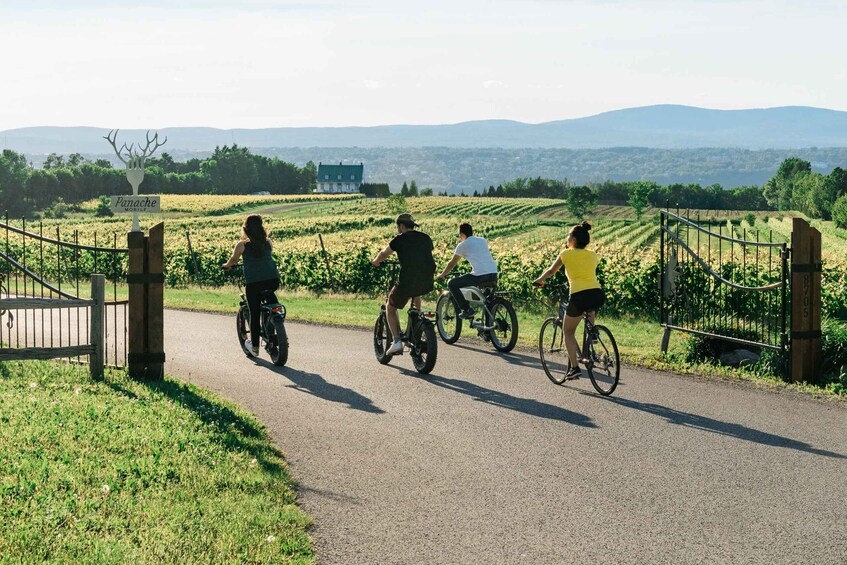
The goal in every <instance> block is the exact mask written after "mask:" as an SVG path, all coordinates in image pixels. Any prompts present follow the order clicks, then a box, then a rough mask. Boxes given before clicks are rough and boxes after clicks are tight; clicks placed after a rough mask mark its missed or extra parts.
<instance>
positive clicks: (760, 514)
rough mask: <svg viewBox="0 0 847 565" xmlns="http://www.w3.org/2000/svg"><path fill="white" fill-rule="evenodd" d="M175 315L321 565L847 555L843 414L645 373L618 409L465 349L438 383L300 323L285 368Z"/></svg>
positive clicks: (531, 364) (621, 392)
mask: <svg viewBox="0 0 847 565" xmlns="http://www.w3.org/2000/svg"><path fill="white" fill-rule="evenodd" d="M165 324H166V326H165V333H166V344H167V345H166V353H167V366H166V370H167V372H168V373H169V374H171V375H174V376H177V377H180V378H183V379H185V380H187V381H190V382H192V383H194V384H197V385H200V386H203V387H205V388H208V389H211V390H213V391H215V392H217V393H219V394H220V395H222V396H223V397H226V398H228V399H231V400H233V401H235V402H236V403H238V404H239V405H241V406H243V407H244V408H246V409H247V410H249V411H251V412H252V413H254V414H255V415H256V416H257V417H258V419H259V420H261V421H262V422H263V423H264V424H265V425H266V426H267V428H268V430H269V432H270V435H271V437H272V439H273V440H274V442H275V443H276V445H277V446H278V447H279V448H280V450H281V451H282V452H283V453H284V455H285V457H286V459H287V461H288V463H289V465H290V467H291V470H292V472H293V475H294V478H295V480H296V481H297V483H298V492H299V497H300V504H301V506H302V508H303V509H304V510H306V511H307V512H308V513H309V514H310V515H311V516H312V517H313V518H314V520H315V526H314V528H313V529H312V536H313V539H314V543H315V548H316V552H317V558H318V562H319V563H482V562H485V563H573V562H576V563H598V562H603V563H624V562H626V563H816V564H824V563H833V564H835V563H838V564H844V563H845V562H847V409H845V405H844V403H833V402H828V403H827V402H821V401H817V400H814V399H811V398H807V397H803V396H800V395H798V394H794V393H773V392H768V391H761V390H756V389H755V388H754V387H752V386H750V385H740V384H733V383H725V382H716V381H709V380H703V379H697V378H692V377H679V376H674V375H670V374H665V373H657V372H651V371H647V370H641V369H635V368H630V367H625V368H624V369H623V372H622V376H621V384H620V385H619V387H618V389H617V390H616V391H615V394H614V396H613V397H611V398H603V397H600V396H598V395H597V394H595V393H594V392H593V389H592V388H591V384H590V382H589V381H588V380H587V379H582V380H579V381H573V382H572V383H568V385H566V386H556V385H554V384H552V383H550V382H549V381H548V380H547V378H546V377H545V375H544V372H543V370H542V369H541V368H540V365H539V363H538V360H537V356H536V355H534V354H533V353H532V352H524V353H517V354H510V355H501V354H495V352H494V351H493V349H491V348H490V347H489V346H487V345H485V344H483V343H481V342H479V341H474V340H469V339H465V338H462V339H461V340H460V341H459V342H458V343H457V344H456V345H454V346H447V345H445V344H443V343H439V350H438V362H437V364H436V366H435V369H434V371H433V372H432V374H431V375H428V376H419V375H417V374H416V373H415V372H414V369H413V367H412V363H411V359H410V358H409V357H408V355H406V356H402V357H399V358H396V359H395V360H394V361H393V362H392V363H391V364H390V365H387V366H382V365H379V364H378V363H377V362H376V360H375V359H374V356H373V352H372V346H371V334H370V332H367V331H363V330H354V329H339V328H328V327H321V326H314V325H306V324H296V323H287V324H286V326H287V329H288V332H289V336H290V341H291V354H290V357H289V361H288V366H286V367H283V368H277V367H274V366H273V365H272V364H271V363H270V362H269V360H268V357H267V355H266V354H265V352H262V357H261V359H259V360H258V361H252V360H250V359H248V358H246V357H245V356H244V355H243V354H242V352H241V350H240V348H239V347H238V344H237V342H236V334H235V320H234V316H222V315H215V314H200V313H191V312H180V311H167V312H166V317H165ZM613 329H614V328H613Z"/></svg>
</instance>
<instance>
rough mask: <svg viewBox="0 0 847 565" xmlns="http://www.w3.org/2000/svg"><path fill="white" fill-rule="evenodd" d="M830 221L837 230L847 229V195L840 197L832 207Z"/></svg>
mask: <svg viewBox="0 0 847 565" xmlns="http://www.w3.org/2000/svg"><path fill="white" fill-rule="evenodd" d="M832 221H833V222H835V225H836V226H837V227H839V228H847V194H845V195H843V196H840V197H839V198H838V200H836V201H835V204H833V205H832Z"/></svg>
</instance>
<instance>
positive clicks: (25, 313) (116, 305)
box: [0, 215, 128, 368]
mask: <svg viewBox="0 0 847 565" xmlns="http://www.w3.org/2000/svg"><path fill="white" fill-rule="evenodd" d="M45 229H46V230H47V232H46V233H45ZM63 236H64V237H63ZM0 237H4V239H3V240H2V241H0V297H2V298H26V297H31V298H42V299H43V298H47V299H51V298H52V299H67V300H69V301H72V300H83V301H84V300H85V299H88V298H89V297H88V296H87V294H89V293H90V287H89V281H90V278H91V275H92V274H95V273H98V274H103V275H105V277H106V289H105V295H106V296H105V298H106V300H105V304H104V306H105V308H104V321H103V322H104V329H105V335H106V341H105V352H104V355H105V363H106V366H109V367H113V368H123V367H126V365H127V304H128V300H127V297H126V290H125V288H126V287H125V285H123V284H122V283H125V281H126V277H127V253H128V250H127V249H126V248H119V247H118V236H117V233H113V234H109V235H107V236H99V237H98V235H97V234H96V233H94V234H93V235H92V236H91V237H90V238H89V239H90V241H89V242H88V243H82V242H81V241H80V234H79V231H78V230H74V231H73V232H72V233H71V234H67V233H66V234H62V232H61V230H60V228H59V227H58V226H55V227H49V228H48V227H46V226H45V225H44V223H43V222H38V223H37V224H32V223H30V224H29V225H28V224H27V221H26V220H25V219H24V220H21V221H20V224H18V225H12V223H11V222H10V221H9V217H8V215H6V217H5V221H3V222H2V223H0ZM89 315H90V314H89V309H88V308H86V307H84V306H80V307H64V308H40V309H37V310H16V309H12V310H8V311H2V312H0V320H2V324H0V344H2V345H0V346H2V347H7V348H28V347H50V348H60V347H72V346H78V345H80V344H83V343H87V340H88V336H87V335H86V332H87V328H88V327H89V319H88V316H89ZM71 361H79V362H83V361H82V359H78V358H73V359H71Z"/></svg>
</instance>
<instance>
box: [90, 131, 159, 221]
mask: <svg viewBox="0 0 847 565" xmlns="http://www.w3.org/2000/svg"><path fill="white" fill-rule="evenodd" d="M118 131H120V130H116V129H113V130H112V131H110V132H109V134H108V135H105V136H103V139H105V140H106V141H108V142H109V144H110V145H111V146H112V149H114V150H115V155H117V156H118V159H120V160H121V162H122V163H123V164H124V165H126V180H128V181H129V184H130V185H131V186H132V194H133V195H134V196H138V187H139V186H140V185H141V183H142V181H144V163H145V162H146V161H147V158H148V157H150V156H151V155H153V153H155V152H156V149H158V148H159V147H161V146H162V145H164V144H165V143H166V142H167V141H168V138H167V137H165V139H164V141H161V142H160V141H159V134H158V133H156V134H154V135H153V137H150V130H147V135H146V139H147V144H146V145H145V146H144V147H143V148H142V147H141V144H140V143H139V144H138V149H135V144H134V143H131V144H130V145H129V147H127V144H126V143H124V144H123V145H121V148H120V149H118V145H117V140H118ZM151 145H152V146H153V147H152V149H151V147H150V146H151ZM132 231H141V228H139V227H138V213H137V212H133V214H132Z"/></svg>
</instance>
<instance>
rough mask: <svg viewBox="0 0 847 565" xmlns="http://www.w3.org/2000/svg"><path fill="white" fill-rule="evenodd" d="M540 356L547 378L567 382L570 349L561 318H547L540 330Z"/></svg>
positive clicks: (556, 381)
mask: <svg viewBox="0 0 847 565" xmlns="http://www.w3.org/2000/svg"><path fill="white" fill-rule="evenodd" d="M538 356H539V357H540V358H541V366H542V367H543V368H544V373H546V374H547V378H548V379H550V380H551V381H553V382H554V383H556V384H557V385H560V384H562V383H563V382H565V377H566V375H567V373H568V350H567V348H566V347H565V334H564V331H562V321H561V320H559V318H547V319H546V320H544V323H543V324H541V331H540V332H538Z"/></svg>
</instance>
